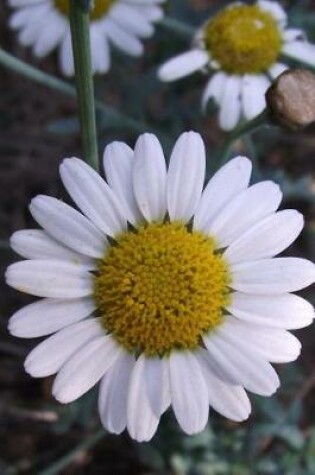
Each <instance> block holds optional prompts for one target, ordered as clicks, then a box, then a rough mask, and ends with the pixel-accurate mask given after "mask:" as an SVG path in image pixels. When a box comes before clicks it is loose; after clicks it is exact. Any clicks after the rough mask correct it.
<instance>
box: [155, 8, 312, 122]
mask: <svg viewBox="0 0 315 475" xmlns="http://www.w3.org/2000/svg"><path fill="white" fill-rule="evenodd" d="M286 57H291V58H294V59H296V60H300V61H303V62H304V63H308V64H310V65H313V66H315V45H312V44H310V43H308V42H307V40H306V38H305V34H304V32H303V31H301V30H298V29H292V28H288V27H287V15H286V13H285V11H284V10H283V9H282V7H281V6H280V5H279V3H277V2H273V1H268V0H258V2H257V3H255V4H254V5H247V4H242V3H240V2H236V3H233V4H231V5H229V6H228V7H226V8H225V9H223V10H221V11H220V12H219V13H218V14H217V15H215V16H214V17H213V18H211V19H210V20H209V21H207V22H206V23H205V24H204V26H203V27H202V28H201V29H200V30H199V31H198V32H197V35H196V37H195V40H194V42H193V46H192V49H191V50H190V51H188V52H186V53H183V54H181V55H179V56H176V57H175V58H173V59H171V60H169V61H167V62H166V63H165V64H164V65H163V66H161V68H160V69H159V73H158V74H159V77H160V79H161V80H162V81H174V80H177V79H180V78H183V77H185V76H188V75H190V74H192V73H194V72H196V71H198V70H201V71H204V72H206V73H208V74H211V78H210V80H209V82H208V84H207V86H206V88H205V91H204V94H203V98H202V104H203V107H204V108H205V107H206V106H207V103H208V101H209V100H210V99H213V101H214V102H215V104H216V105H217V106H218V107H219V109H220V111H219V123H220V126H221V128H222V129H224V130H231V129H233V128H234V127H235V126H236V125H237V124H238V122H239V121H240V120H242V119H246V120H251V119H253V118H254V117H255V116H257V115H258V114H260V113H261V112H262V111H263V110H264V108H265V106H266V102H265V92H266V90H267V89H268V87H269V86H270V84H271V82H272V81H273V80H274V79H275V78H276V77H277V76H279V74H281V73H282V72H283V71H285V70H286V69H287V68H288V66H287V65H286V64H284V63H283V61H285V59H286Z"/></svg>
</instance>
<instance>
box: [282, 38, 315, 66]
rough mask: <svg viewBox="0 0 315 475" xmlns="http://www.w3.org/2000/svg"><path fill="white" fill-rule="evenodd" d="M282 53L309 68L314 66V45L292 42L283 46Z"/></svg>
mask: <svg viewBox="0 0 315 475" xmlns="http://www.w3.org/2000/svg"><path fill="white" fill-rule="evenodd" d="M282 53H283V54H285V55H287V56H290V57H291V58H294V59H296V60H297V61H302V62H303V63H307V64H309V65H311V66H315V45H313V44H311V43H307V42H306V41H292V42H290V43H286V44H284V46H283V48H282Z"/></svg>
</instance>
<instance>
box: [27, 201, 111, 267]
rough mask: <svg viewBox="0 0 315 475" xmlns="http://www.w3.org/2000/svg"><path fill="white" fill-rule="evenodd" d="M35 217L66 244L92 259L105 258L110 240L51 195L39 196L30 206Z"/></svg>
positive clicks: (83, 217)
mask: <svg viewBox="0 0 315 475" xmlns="http://www.w3.org/2000/svg"><path fill="white" fill-rule="evenodd" d="M30 211H31V213H32V216H33V218H34V219H35V220H36V221H37V222H38V223H39V224H40V225H41V226H42V227H43V228H44V229H45V231H47V233H48V234H50V235H51V236H52V237H53V238H55V239H57V241H60V242H61V243H62V244H64V245H66V246H68V247H70V249H74V250H75V251H77V252H79V253H81V254H85V255H87V256H90V257H96V258H100V257H103V255H104V252H105V249H106V245H107V243H106V237H105V236H104V235H103V234H102V233H101V231H99V229H98V228H96V226H95V225H94V224H93V223H91V221H89V220H88V219H87V218H85V216H83V215H82V214H81V213H79V212H78V211H77V210H75V209H73V208H72V207H71V206H69V205H67V204H66V203H63V202H62V201H59V200H57V199H56V198H52V197H50V196H42V195H39V196H36V198H33V199H32V201H31V205H30Z"/></svg>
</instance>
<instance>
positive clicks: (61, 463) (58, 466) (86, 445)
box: [38, 429, 105, 475]
mask: <svg viewBox="0 0 315 475" xmlns="http://www.w3.org/2000/svg"><path fill="white" fill-rule="evenodd" d="M104 436H105V432H104V429H101V430H99V431H98V432H95V433H94V434H92V435H90V436H89V437H87V438H86V439H84V440H83V441H82V442H81V443H80V444H78V445H77V446H76V447H74V449H72V450H70V452H68V453H67V454H66V455H64V456H63V457H62V458H60V459H59V460H57V462H55V463H53V464H52V465H50V467H47V468H46V469H44V470H42V471H40V472H39V473H38V475H55V474H58V473H60V472H61V470H63V469H64V468H66V467H68V466H69V465H70V464H71V463H72V461H73V460H74V459H75V458H76V457H77V455H78V453H79V452H81V451H84V450H89V449H91V448H92V447H93V446H94V445H96V444H97V442H99V441H100V440H101V439H102V438H103V437H104Z"/></svg>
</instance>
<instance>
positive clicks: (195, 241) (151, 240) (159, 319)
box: [94, 223, 229, 356]
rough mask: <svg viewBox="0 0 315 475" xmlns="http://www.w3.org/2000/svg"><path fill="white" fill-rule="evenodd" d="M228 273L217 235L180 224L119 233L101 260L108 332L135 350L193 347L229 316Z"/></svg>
mask: <svg viewBox="0 0 315 475" xmlns="http://www.w3.org/2000/svg"><path fill="white" fill-rule="evenodd" d="M228 284H229V274H228V269H227V265H226V263H225V261H224V260H223V258H222V256H221V255H220V254H218V253H216V252H215V251H214V242H213V240H212V239H211V238H207V237H205V236H204V235H202V234H201V233H195V232H193V233H192V232H190V231H188V230H187V228H186V227H185V226H183V225H182V224H180V223H164V224H157V223H151V224H149V225H147V226H143V227H140V228H139V229H138V231H137V232H136V233H133V232H127V233H125V234H123V235H122V236H120V237H119V238H118V240H117V243H116V245H113V246H112V247H110V248H109V250H108V251H107V253H106V255H105V256H104V258H103V259H102V260H101V261H100V263H99V267H98V273H97V275H96V278H95V285H94V296H95V300H96V303H97V305H98V308H99V312H100V315H101V319H102V323H103V326H104V328H105V329H106V331H108V332H110V333H112V334H113V336H114V337H115V338H116V340H117V341H118V342H119V343H120V344H121V345H123V346H124V347H125V348H126V349H127V350H128V351H132V352H136V353H139V352H143V353H145V354H146V355H148V356H154V355H164V354H165V353H168V352H169V351H171V350H172V349H174V348H177V349H193V348H195V347H197V346H198V344H200V341H201V336H202V334H203V333H205V332H208V331H209V330H211V329H213V328H215V327H216V326H217V325H219V324H220V323H221V322H222V318H223V316H222V308H223V307H224V306H226V305H227V304H228V301H229V288H228Z"/></svg>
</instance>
